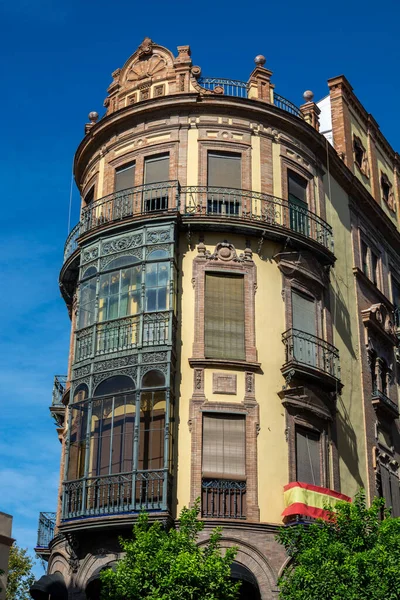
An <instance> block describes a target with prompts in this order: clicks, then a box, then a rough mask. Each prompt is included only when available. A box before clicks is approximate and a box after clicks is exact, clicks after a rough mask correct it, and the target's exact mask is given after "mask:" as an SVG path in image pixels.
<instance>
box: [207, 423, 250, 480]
mask: <svg viewBox="0 0 400 600" xmlns="http://www.w3.org/2000/svg"><path fill="white" fill-rule="evenodd" d="M245 426H246V423H245V418H244V417H242V416H241V415H226V414H225V415H204V417H203V476H204V477H211V478H212V477H216V478H224V479H240V478H241V477H245V474H246V451H245V437H246V435H245Z"/></svg>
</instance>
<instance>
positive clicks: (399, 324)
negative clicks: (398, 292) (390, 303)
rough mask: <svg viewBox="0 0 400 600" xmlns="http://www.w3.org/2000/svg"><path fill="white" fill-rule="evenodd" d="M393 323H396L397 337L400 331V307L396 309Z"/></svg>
mask: <svg viewBox="0 0 400 600" xmlns="http://www.w3.org/2000/svg"><path fill="white" fill-rule="evenodd" d="M393 321H394V326H395V327H396V329H397V335H399V330H400V307H398V306H395V307H394V311H393Z"/></svg>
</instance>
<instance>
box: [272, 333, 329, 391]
mask: <svg viewBox="0 0 400 600" xmlns="http://www.w3.org/2000/svg"><path fill="white" fill-rule="evenodd" d="M282 341H283V343H284V344H285V351H286V358H285V362H286V363H298V364H301V365H306V366H308V367H312V368H314V369H317V370H319V371H322V372H323V373H326V374H328V375H331V376H332V377H335V378H336V379H338V380H339V379H340V362H339V351H338V349H337V348H335V346H332V344H328V342H326V341H325V340H322V339H321V338H318V337H316V336H315V335H312V334H310V333H305V332H304V331H300V330H299V329H288V330H287V331H285V333H284V334H283V335H282Z"/></svg>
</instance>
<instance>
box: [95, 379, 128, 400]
mask: <svg viewBox="0 0 400 600" xmlns="http://www.w3.org/2000/svg"><path fill="white" fill-rule="evenodd" d="M134 389H135V384H134V383H133V381H132V379H131V378H130V377H128V376H127V375H115V376H114V377H108V378H107V379H105V380H104V381H102V382H101V383H99V385H98V386H97V388H96V390H95V392H94V394H93V395H94V396H106V395H108V394H118V392H123V391H125V390H134Z"/></svg>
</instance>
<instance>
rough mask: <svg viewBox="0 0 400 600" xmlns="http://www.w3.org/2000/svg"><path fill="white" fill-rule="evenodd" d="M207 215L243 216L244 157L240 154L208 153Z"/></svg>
mask: <svg viewBox="0 0 400 600" xmlns="http://www.w3.org/2000/svg"><path fill="white" fill-rule="evenodd" d="M207 185H208V191H207V213H208V214H210V213H213V214H220V215H227V216H237V215H240V214H241V208H242V207H241V188H242V157H241V155H240V154H227V153H222V152H219V153H217V152H209V153H208V169H207Z"/></svg>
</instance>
